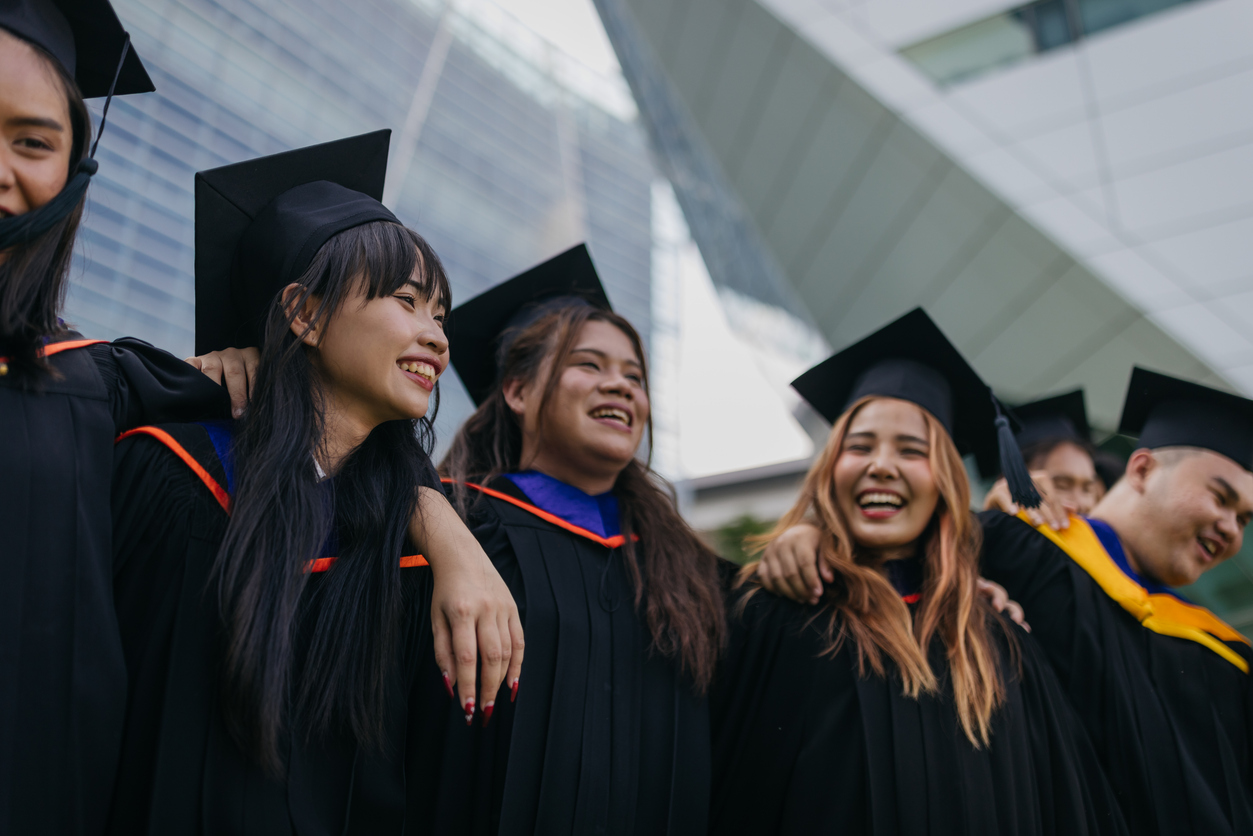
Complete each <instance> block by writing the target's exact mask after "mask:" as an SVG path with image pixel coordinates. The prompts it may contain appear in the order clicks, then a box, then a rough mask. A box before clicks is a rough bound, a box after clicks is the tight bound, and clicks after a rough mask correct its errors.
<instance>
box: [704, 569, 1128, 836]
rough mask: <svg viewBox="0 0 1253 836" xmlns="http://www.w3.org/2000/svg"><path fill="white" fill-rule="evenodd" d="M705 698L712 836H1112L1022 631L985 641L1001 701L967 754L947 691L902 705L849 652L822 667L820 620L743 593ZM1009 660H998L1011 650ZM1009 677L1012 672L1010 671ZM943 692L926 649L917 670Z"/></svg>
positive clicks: (897, 688)
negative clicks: (992, 654)
mask: <svg viewBox="0 0 1253 836" xmlns="http://www.w3.org/2000/svg"><path fill="white" fill-rule="evenodd" d="M743 594H744V591H743V590H740V591H738V592H736V593H734V594H732V596H731V604H730V610H729V611H730V612H731V614H732V615H731V640H730V647H729V650H728V654H727V658H726V662H725V665H724V668H723V671H722V675H721V677H720V681H719V683H718V685H717V687H716V689H715V690H714V692H713V696H712V697H711V699H710V706H711V714H712V723H713V763H714V765H715V766H714V781H713V801H712V807H711V812H710V829H709V832H710V833H711V834H745V836H748V835H749V834H754V835H755V834H797V836H801V835H802V834H804V836H811V834H813V835H815V836H816V835H817V834H876V835H877V836H883V835H884V834H892V836H897V834H899V835H900V836H913V834H918V836H922V834H954V836H956V835H957V834H963V836H964V835H965V834H987V836H992V834H998V836H999V835H1000V834H1016V836H1028V835H1029V834H1058V836H1062V834H1067V835H1074V834H1093V833H1110V834H1121V833H1126V832H1127V831H1126V828H1125V826H1124V825H1123V822H1122V818H1121V816H1119V814H1118V812H1117V808H1116V804H1115V802H1114V800H1113V797H1112V794H1111V792H1110V790H1109V787H1108V784H1107V783H1106V782H1105V780H1104V777H1103V776H1102V774H1101V770H1100V767H1099V765H1098V764H1097V763H1096V759H1095V755H1094V753H1093V752H1092V749H1091V746H1090V744H1088V742H1087V741H1086V739H1085V737H1084V735H1083V732H1082V731H1081V730H1080V729H1079V728H1078V721H1077V720H1076V719H1075V718H1074V716H1073V712H1072V711H1071V710H1070V708H1069V706H1068V705H1067V704H1066V701H1065V697H1064V696H1063V695H1062V694H1061V692H1060V690H1059V689H1058V687H1057V683H1056V680H1055V679H1054V678H1053V676H1052V674H1051V672H1050V671H1049V670H1048V664H1047V662H1045V661H1044V660H1043V659H1042V658H1041V657H1040V655H1039V653H1038V651H1037V649H1036V648H1035V646H1034V644H1033V642H1031V640H1030V638H1029V637H1028V636H1026V635H1025V634H1024V633H1022V631H1020V630H1017V628H1013V630H1014V635H1013V636H1012V638H1010V637H1009V634H1008V632H1007V631H1008V630H1009V629H1010V628H1004V629H1002V627H1001V626H1000V622H999V619H995V618H994V617H992V616H988V617H989V618H992V619H993V620H994V621H995V623H994V624H993V625H992V631H993V633H994V635H995V636H996V644H997V646H998V649H999V651H1000V656H1001V659H1002V665H1001V670H1002V675H1003V676H1004V677H1005V680H1006V691H1007V696H1006V702H1005V704H1004V705H1003V706H1002V707H1001V708H1000V709H998V710H997V712H996V713H995V715H994V716H993V722H992V740H991V744H990V746H988V747H985V748H983V749H975V748H974V747H973V746H972V745H971V743H970V741H969V740H968V739H967V737H966V735H965V733H964V732H963V731H962V729H961V726H960V723H959V722H958V719H957V711H956V708H955V706H954V704H953V700H952V696H951V690H949V689H948V687H947V685H945V686H944V688H943V690H942V691H941V693H940V694H939V695H923V696H921V697H920V698H919V699H917V700H913V699H910V698H909V697H906V696H904V695H903V694H902V692H901V687H902V686H901V680H900V677H899V675H898V674H897V673H895V670H894V668H893V667H892V665H891V663H890V662H888V663H887V664H888V666H889V670H890V671H891V674H890V675H889V676H888V677H887V678H886V679H885V678H882V677H878V676H875V675H873V674H872V673H870V674H868V675H866V676H861V675H859V674H858V668H857V653H856V650H855V649H854V648H853V647H852V645H851V642H845V644H844V646H843V647H842V648H841V649H840V651H839V652H838V653H837V654H836V655H835V656H834V657H831V656H825V655H823V651H824V648H825V647H826V644H827V642H826V638H825V636H824V635H823V631H824V629H825V625H826V619H827V613H826V611H825V610H819V609H817V608H814V607H807V606H803V605H800V604H796V603H794V602H791V601H788V600H785V599H782V598H777V597H775V596H773V595H769V594H767V593H765V592H757V593H756V594H754V595H753V596H751V597H750V598H749V599H748V602H747V605H746V606H745V607H744V608H743V609H742V610H740V609H739V608H738V607H737V603H736V602H737V601H738V600H739V599H740V598H741V596H742V595H743ZM1011 643H1012V644H1013V645H1016V647H1017V649H1016V650H1013V649H1011V647H1010V645H1011ZM1015 657H1016V658H1017V659H1019V660H1021V661H1020V664H1021V673H1018V666H1017V665H1016V664H1015V663H1014V661H1013V659H1014V658H1015ZM929 660H930V663H931V665H932V668H933V670H935V671H936V672H937V674H939V676H940V678H941V680H942V681H943V680H944V679H945V671H946V670H947V662H946V660H945V658H944V652H943V645H942V644H941V643H940V642H939V641H938V640H936V642H935V643H934V644H933V646H932V648H931V653H930V656H929Z"/></svg>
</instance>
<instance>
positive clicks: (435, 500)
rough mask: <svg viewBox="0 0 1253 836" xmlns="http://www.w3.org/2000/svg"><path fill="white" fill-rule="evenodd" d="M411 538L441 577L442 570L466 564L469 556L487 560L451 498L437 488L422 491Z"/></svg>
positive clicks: (412, 522) (411, 522)
mask: <svg viewBox="0 0 1253 836" xmlns="http://www.w3.org/2000/svg"><path fill="white" fill-rule="evenodd" d="M409 538H410V539H411V540H412V541H413V544H414V545H415V546H417V547H418V550H419V551H420V552H422V554H423V556H425V557H426V561H427V563H429V564H430V565H431V571H432V572H434V573H435V574H437V575H438V574H439V573H440V570H441V567H442V568H447V567H449V566H450V565H452V564H453V563H455V562H460V563H461V564H462V565H464V556H465V555H467V554H472V555H483V557H484V558H485V559H486V555H485V554H484V552H483V547H482V546H480V545H479V541H478V540H477V539H475V537H474V534H473V533H471V531H470V529H468V528H467V527H466V524H465V523H464V522H463V521H462V519H461V517H460V516H458V515H457V512H456V510H455V509H454V508H453V507H452V504H451V503H449V501H448V498H447V497H446V496H444V494H442V493H441V492H439V491H438V490H435V489H434V488H426V487H422V488H418V504H417V508H416V510H415V513H414V515H413V519H412V520H410V521H409ZM459 555H460V556H461V558H460V559H459V557H458V556H459Z"/></svg>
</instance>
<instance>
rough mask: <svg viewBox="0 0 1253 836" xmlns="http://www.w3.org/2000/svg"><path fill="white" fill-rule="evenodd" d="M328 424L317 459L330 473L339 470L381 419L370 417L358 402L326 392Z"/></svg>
mask: <svg viewBox="0 0 1253 836" xmlns="http://www.w3.org/2000/svg"><path fill="white" fill-rule="evenodd" d="M325 421H326V425H325V427H324V428H323V434H322V444H321V446H320V448H319V449H318V450H317V451H316V453H315V456H316V458H317V462H318V464H319V465H321V466H322V470H323V471H325V472H326V474H327V475H328V476H329V475H331V474H334V473H336V472H338V470H339V468H340V466H341V465H343V463H344V459H346V458H348V456H349V455H351V454H352V451H353V450H356V449H357V448H358V447H360V446H361V443H362V442H363V441H365V440H366V438H367V437H368V436H369V435H370V433H371V431H373V429H374V428H375V427H377V426H378V425H379V422H378V421H376V420H373V419H371V418H370V417H368V416H367V415H366V414H365V413H364V411H363V410H361V409H360V408H359V407H358V406H357V405H356V404H353V403H348V402H345V401H344V400H343V399H342V398H339V397H337V396H336V394H335V393H334V392H328V393H327V395H326V413H325Z"/></svg>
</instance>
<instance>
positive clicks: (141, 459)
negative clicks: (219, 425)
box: [113, 424, 227, 499]
mask: <svg viewBox="0 0 1253 836" xmlns="http://www.w3.org/2000/svg"><path fill="white" fill-rule="evenodd" d="M113 462H114V464H113V471H114V484H115V489H118V488H122V487H123V486H125V485H130V486H131V490H135V489H136V488H137V487H138V488H139V489H142V488H143V487H144V486H147V485H153V484H164V485H168V486H173V485H179V486H182V485H184V484H185V485H186V487H180V488H178V490H179V491H180V492H188V491H191V492H197V493H198V492H199V491H200V490H201V489H203V490H205V491H208V492H209V495H210V496H213V494H214V491H213V485H214V484H216V485H217V486H219V487H221V486H224V485H225V484H226V482H227V477H226V469H225V467H224V466H223V464H222V462H221V460H220V459H219V458H218V454H217V451H216V450H215V449H214V446H213V442H212V439H211V438H210V436H209V433H208V431H207V430H206V429H205V428H204V427H203V426H201V425H199V424H157V425H147V426H142V427H136V428H134V429H131V430H128V431H127V432H125V433H123V434H122V436H121V437H120V438H119V439H118V441H117V443H116V444H115V445H114V459H113ZM188 477H191V478H190V480H189V479H188ZM205 477H208V479H207V480H206V478H205ZM197 483H199V485H198V484H197ZM211 483H212V484H211ZM215 499H216V497H215Z"/></svg>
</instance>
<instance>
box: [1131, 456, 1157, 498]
mask: <svg viewBox="0 0 1253 836" xmlns="http://www.w3.org/2000/svg"><path fill="white" fill-rule="evenodd" d="M1159 467H1161V462H1159V461H1158V460H1157V456H1154V455H1153V451H1152V450H1149V449H1148V448H1146V447H1141V448H1140V449H1139V450H1136V451H1135V452H1134V453H1132V454H1131V458H1129V459H1127V471H1126V473H1125V474H1123V479H1125V480H1126V481H1127V484H1129V485H1131V487H1132V488H1134V489H1135V490H1136V491H1137V492H1139V493H1143V492H1144V488H1145V485H1146V484H1147V482H1148V480H1149V475H1150V474H1151V473H1152V472H1153V471H1154V470H1156V469H1158V468H1159Z"/></svg>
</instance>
